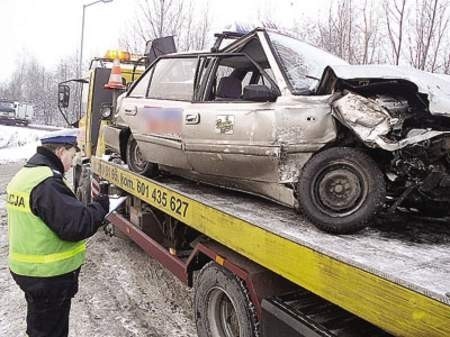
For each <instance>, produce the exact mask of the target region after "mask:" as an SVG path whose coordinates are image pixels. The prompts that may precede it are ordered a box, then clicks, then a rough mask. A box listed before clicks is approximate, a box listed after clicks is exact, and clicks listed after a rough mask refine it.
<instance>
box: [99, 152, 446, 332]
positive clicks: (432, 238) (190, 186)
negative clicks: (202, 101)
mask: <svg viewBox="0 0 450 337" xmlns="http://www.w3.org/2000/svg"><path fill="white" fill-rule="evenodd" d="M92 170H93V172H94V173H96V174H98V175H99V176H101V177H102V178H104V179H106V180H108V181H109V182H111V183H113V184H115V185H116V186H118V187H119V188H121V189H123V190H124V191H126V192H128V193H130V194H132V195H134V196H136V197H138V198H139V199H141V200H143V201H145V202H147V203H148V204H150V205H152V206H154V207H156V208H158V209H160V210H162V211H164V212H166V213H167V214H169V215H171V216H173V217H174V218H176V219H178V220H180V221H182V222H184V223H185V224H187V225H188V226H191V227H193V228H195V229H196V230H198V231H199V232H201V233H203V234H204V235H206V236H208V237H210V238H211V239H213V240H215V241H217V242H219V243H221V244H223V245H225V246H226V247H228V248H230V249H232V250H234V251H236V252H238V253H239V254H242V255H243V256H245V257H247V258H249V259H250V260H252V261H254V262H256V263H258V264H260V265H262V266H264V267H266V268H267V269H269V270H271V271H273V272H275V273H277V274H279V275H281V276H283V277H285V278H286V279H289V280H290V281H292V282H294V283H296V284H298V285H300V286H302V287H304V288H306V289H308V290H309V291H311V292H313V293H315V294H317V295H319V296H321V297H323V298H325V299H326V300H328V301H330V302H332V303H335V304H337V305H339V306H341V307H342V308H344V309H346V310H348V311H350V312H352V313H354V314H355V315H357V316H359V317H361V318H363V319H365V320H367V321H369V322H371V323H373V324H374V325H376V326H378V327H380V328H382V329H384V330H386V331H388V332H390V333H392V334H394V335H398V336H450V225H449V224H440V225H439V224H430V223H428V224H425V223H419V222H412V221H406V220H405V219H403V220H402V221H394V220H392V221H391V222H390V223H389V224H386V223H383V224H382V225H379V226H378V227H374V228H369V229H366V230H364V231H362V232H360V233H358V234H354V235H342V236H335V235H330V234H326V233H323V232H321V231H319V230H318V229H316V227H314V226H313V225H311V224H310V223H308V222H307V221H306V220H305V219H304V218H302V216H301V215H299V214H297V213H296V212H295V211H293V210H291V209H288V208H285V207H282V206H279V205H277V204H274V203H272V202H269V201H266V200H263V199H260V198H255V197H253V196H249V195H246V194H242V193H237V192H232V191H227V190H223V189H218V188H214V187H210V186H206V185H202V184H197V183H194V182H190V181H187V180H183V179H181V178H172V177H170V178H161V179H159V180H158V181H155V180H151V179H148V178H145V177H142V176H140V175H138V174H135V173H133V172H131V171H129V170H128V169H127V168H126V167H123V166H119V165H115V164H112V163H109V162H107V161H106V160H103V159H100V158H93V159H92Z"/></svg>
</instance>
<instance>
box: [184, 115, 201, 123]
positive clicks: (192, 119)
mask: <svg viewBox="0 0 450 337" xmlns="http://www.w3.org/2000/svg"><path fill="white" fill-rule="evenodd" d="M184 120H185V121H186V124H188V125H194V124H198V123H200V114H199V113H195V114H186V117H185V118H184Z"/></svg>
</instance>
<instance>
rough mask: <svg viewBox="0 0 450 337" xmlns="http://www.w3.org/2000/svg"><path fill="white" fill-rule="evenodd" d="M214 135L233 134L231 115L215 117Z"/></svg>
mask: <svg viewBox="0 0 450 337" xmlns="http://www.w3.org/2000/svg"><path fill="white" fill-rule="evenodd" d="M216 133H221V134H224V135H232V134H233V133H234V116H233V115H217V116H216Z"/></svg>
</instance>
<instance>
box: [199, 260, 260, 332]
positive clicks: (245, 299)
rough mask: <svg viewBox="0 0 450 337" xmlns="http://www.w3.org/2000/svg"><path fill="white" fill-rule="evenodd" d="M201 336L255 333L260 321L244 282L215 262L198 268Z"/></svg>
mask: <svg viewBox="0 0 450 337" xmlns="http://www.w3.org/2000/svg"><path fill="white" fill-rule="evenodd" d="M194 310H195V321H196V324H197V333H198V336H199V337H236V336H238V337H256V336H259V333H258V321H257V318H256V312H255V308H254V306H253V304H252V302H251V301H250V298H249V295H248V292H247V289H246V288H245V286H244V284H243V282H242V281H241V280H240V279H238V278H237V277H236V276H234V275H233V274H232V273H231V272H229V271H228V270H226V269H225V268H223V267H221V266H219V265H218V264H216V263H214V262H210V263H208V264H207V265H205V266H204V267H203V268H202V270H201V271H200V272H199V274H198V276H197V280H196V284H195V293H194Z"/></svg>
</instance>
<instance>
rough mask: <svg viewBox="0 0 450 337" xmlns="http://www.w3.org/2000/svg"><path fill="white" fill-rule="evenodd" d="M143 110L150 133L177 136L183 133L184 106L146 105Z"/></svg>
mask: <svg viewBox="0 0 450 337" xmlns="http://www.w3.org/2000/svg"><path fill="white" fill-rule="evenodd" d="M142 112H143V117H144V120H145V124H146V129H147V130H148V132H149V133H156V134H161V135H166V136H175V137H179V136H180V135H181V126H182V119H183V109H182V108H164V107H158V106H144V108H143V110H142Z"/></svg>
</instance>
